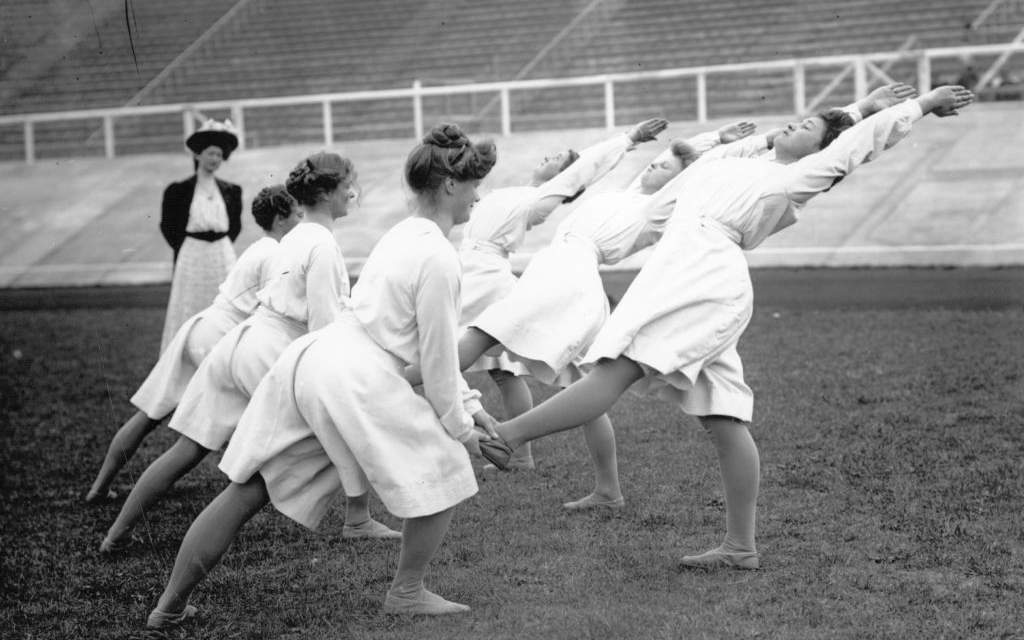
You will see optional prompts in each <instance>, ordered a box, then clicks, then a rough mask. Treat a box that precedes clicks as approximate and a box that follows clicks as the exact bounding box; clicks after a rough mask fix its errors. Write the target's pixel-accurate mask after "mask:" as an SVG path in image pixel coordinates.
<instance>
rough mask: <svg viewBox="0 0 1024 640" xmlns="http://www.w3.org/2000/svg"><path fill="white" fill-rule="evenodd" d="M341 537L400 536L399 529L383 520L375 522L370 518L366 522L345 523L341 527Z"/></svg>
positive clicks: (358, 538) (378, 538)
mask: <svg viewBox="0 0 1024 640" xmlns="http://www.w3.org/2000/svg"><path fill="white" fill-rule="evenodd" d="M341 537H342V538H344V539H345V540H361V539H370V538H372V539H376V540H397V539H399V538H401V537H402V532H401V531H395V530H394V529H392V528H390V527H388V526H387V525H386V524H384V523H383V522H377V521H376V520H374V519H373V518H370V519H369V520H367V521H366V522H363V523H360V524H357V525H350V524H346V525H344V526H343V527H342V528H341Z"/></svg>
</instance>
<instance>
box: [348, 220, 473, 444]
mask: <svg viewBox="0 0 1024 640" xmlns="http://www.w3.org/2000/svg"><path fill="white" fill-rule="evenodd" d="M460 287H461V267H460V265H459V258H458V255H457V254H456V252H455V249H454V248H453V247H452V245H451V243H450V242H448V239H447V238H446V237H445V236H444V234H443V233H441V229H440V227H438V226H437V224H436V223H435V222H433V221H431V220H428V219H426V218H418V217H410V218H406V219H405V220H403V221H402V222H399V223H398V224H396V225H395V226H394V227H392V228H391V229H390V230H389V231H388V232H387V233H385V234H384V236H383V237H381V239H380V240H379V241H378V242H377V244H376V246H374V248H373V251H371V252H370V255H369V257H368V258H367V259H366V263H365V264H364V265H363V269H362V272H361V273H360V275H359V281H358V282H357V283H356V286H355V287H354V288H353V290H352V298H351V301H350V307H351V310H352V313H354V314H355V316H356V318H358V319H359V322H360V323H361V324H362V325H363V328H365V329H366V332H367V333H369V334H370V337H371V338H373V341H374V342H376V343H377V345H378V346H380V347H381V348H382V349H384V350H385V351H387V352H389V353H391V354H392V355H394V356H395V357H397V358H399V359H400V360H401V361H402V362H404V363H406V364H407V365H412V364H419V365H420V368H421V371H422V375H423V395H424V396H425V397H426V399H427V401H428V402H430V404H431V406H432V407H433V408H434V411H435V413H436V414H437V416H438V418H439V419H440V421H441V424H442V425H444V428H445V429H446V430H447V431H448V433H449V434H451V436H452V437H453V438H455V439H457V440H460V441H461V440H464V439H466V438H467V437H468V436H469V435H470V431H471V429H472V427H473V418H472V417H471V415H472V414H473V413H476V412H477V411H479V410H480V409H481V405H480V403H479V400H478V398H479V397H480V394H479V392H476V391H470V390H469V387H468V385H467V384H466V382H465V380H464V379H463V377H462V374H461V372H460V371H459V354H458V342H459V313H460V310H459V304H460V302H459V300H460V299H459V295H460ZM381 391H382V393H385V394H386V391H387V390H386V389H382V390H381ZM382 402H386V400H382Z"/></svg>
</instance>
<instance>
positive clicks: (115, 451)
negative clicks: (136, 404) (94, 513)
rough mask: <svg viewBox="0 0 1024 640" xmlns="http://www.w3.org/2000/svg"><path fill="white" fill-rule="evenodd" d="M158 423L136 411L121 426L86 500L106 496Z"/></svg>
mask: <svg viewBox="0 0 1024 640" xmlns="http://www.w3.org/2000/svg"><path fill="white" fill-rule="evenodd" d="M160 422H161V421H160V420H153V419H152V418H150V417H149V416H147V415H146V414H145V413H143V412H141V411H136V412H135V414H134V415H133V416H132V417H130V418H128V420H126V421H125V423H124V424H123V425H121V428H120V429H118V430H117V433H115V434H114V437H113V438H112V439H111V441H110V446H109V447H107V455H106V457H105V458H104V459H103V465H102V466H101V467H100V471H99V473H98V474H96V479H95V480H93V482H92V487H91V488H90V489H89V493H88V494H87V495H86V498H85V499H86V500H96V499H99V498H103V497H105V496H106V495H107V491H108V490H109V489H110V484H111V483H112V482H113V481H114V476H116V475H117V472H118V471H120V470H121V467H123V466H124V465H125V464H126V463H127V462H128V460H129V459H131V457H132V456H133V455H134V454H135V451H136V450H137V449H138V448H139V445H140V444H142V441H143V440H144V439H145V437H146V436H148V435H149V434H150V433H152V431H153V429H155V428H156V426H157V425H158V424H160Z"/></svg>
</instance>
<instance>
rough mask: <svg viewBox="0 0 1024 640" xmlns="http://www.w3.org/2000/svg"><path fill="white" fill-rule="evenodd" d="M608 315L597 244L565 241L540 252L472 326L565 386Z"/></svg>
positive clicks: (541, 377) (541, 374)
mask: <svg viewBox="0 0 1024 640" xmlns="http://www.w3.org/2000/svg"><path fill="white" fill-rule="evenodd" d="M607 317H608V296H607V294H606V293H605V291H604V285H603V283H602V282H601V274H600V273H599V272H598V269H597V254H596V251H595V249H594V248H593V247H591V246H587V244H586V243H585V241H582V240H562V241H557V242H553V243H552V244H551V245H549V246H548V247H545V248H544V249H542V250H541V251H539V252H538V253H537V255H535V256H534V257H533V259H532V260H531V261H530V264H529V265H527V267H526V270H525V271H524V272H523V275H522V276H520V278H519V281H518V282H517V283H516V286H515V287H513V288H512V290H511V291H509V293H508V295H506V296H505V297H504V298H502V299H501V300H499V301H497V302H495V303H494V304H492V305H491V306H490V307H488V308H487V309H486V310H485V311H484V312H483V313H482V314H480V317H478V318H477V319H476V320H475V321H474V322H472V323H470V325H471V326H475V327H477V328H479V329H480V330H482V331H484V332H486V333H488V334H489V335H491V336H493V337H494V338H495V339H497V340H498V342H500V343H501V344H502V346H504V347H505V350H506V352H507V353H508V354H509V357H511V358H512V359H513V360H515V361H518V362H522V363H523V364H524V365H526V367H527V369H529V371H530V374H531V375H533V376H534V377H535V378H537V379H538V380H540V381H541V382H544V383H545V384H561V385H565V384H568V383H570V382H572V381H573V380H575V379H577V378H579V376H580V372H579V369H578V368H577V366H576V360H577V358H578V357H579V356H581V355H582V354H583V353H584V352H585V351H586V349H587V348H588V347H589V346H590V344H591V342H593V340H594V338H595V337H596V336H597V333H598V331H600V329H601V326H602V325H603V324H604V321H605V319H607Z"/></svg>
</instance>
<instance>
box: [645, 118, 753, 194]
mask: <svg viewBox="0 0 1024 640" xmlns="http://www.w3.org/2000/svg"><path fill="white" fill-rule="evenodd" d="M756 129H757V125H755V124H754V123H753V122H748V121H746V120H740V121H739V122H732V123H729V124H727V125H725V126H722V127H719V128H718V129H716V130H714V131H706V132H704V133H698V134H697V135H695V136H693V137H692V138H687V139H686V144H688V145H690V146H691V147H693V150H694V151H696V152H697V153H698V154H700V156H701V157H702V158H703V157H704V156H705V155H707V154H711V156H709V157H720V158H721V157H726V156H734V155H738V156H747V155H755V154H756V153H758V152H759V150H760V149H761V148H762V145H763V143H762V142H759V141H756V138H751V137H750V136H751V135H752V134H753V133H754V131H755V130H756ZM740 140H745V142H743V143H742V144H743V145H744V146H736V143H737V141H740ZM672 142H673V141H672V140H670V141H669V146H668V147H666V148H665V149H664V150H663V151H662V152H661V153H659V154H658V155H657V156H655V157H654V159H653V160H651V164H657V163H659V162H664V161H665V160H667V159H668V158H669V157H671V156H672V145H671V143H672ZM747 145H749V146H747ZM727 148H728V149H729V151H726V149H727ZM642 178H643V172H642V171H641V172H640V173H638V174H637V175H636V177H635V178H633V181H632V182H630V183H629V186H628V187H626V190H627V191H640V190H641V186H640V181H641V179H642Z"/></svg>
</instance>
